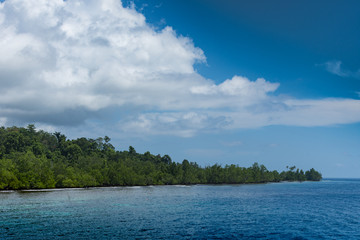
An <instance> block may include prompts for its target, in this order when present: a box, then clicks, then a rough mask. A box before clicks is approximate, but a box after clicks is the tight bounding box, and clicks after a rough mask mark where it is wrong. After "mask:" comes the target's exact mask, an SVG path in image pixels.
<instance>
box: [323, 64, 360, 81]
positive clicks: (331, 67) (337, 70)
mask: <svg viewBox="0 0 360 240" xmlns="http://www.w3.org/2000/svg"><path fill="white" fill-rule="evenodd" d="M322 65H324V66H325V69H326V70H327V71H328V72H330V73H332V74H335V75H337V76H340V77H353V78H360V69H359V70H358V71H355V72H354V71H349V70H347V69H344V68H343V67H342V66H341V65H342V62H341V61H328V62H326V63H324V64H322Z"/></svg>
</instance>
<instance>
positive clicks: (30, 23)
mask: <svg viewBox="0 0 360 240" xmlns="http://www.w3.org/2000/svg"><path fill="white" fill-rule="evenodd" d="M0 53H1V54H0V84H1V87H0V123H1V124H11V123H24V124H26V123H29V122H33V123H38V124H40V125H41V124H42V125H44V126H49V127H50V128H51V127H56V126H84V125H86V124H89V122H91V121H100V122H101V117H103V116H102V115H103V114H108V115H111V116H112V118H114V120H113V121H114V123H116V126H117V127H116V129H117V130H118V131H122V132H124V133H131V134H134V133H141V134H171V135H179V136H184V137H189V136H193V135H194V134H196V133H198V132H199V131H218V130H221V129H235V128H254V127H262V126H267V125H274V124H281V125H294V126H326V125H332V124H346V123H353V122H359V121H360V101H359V100H354V99H322V100H297V99H290V98H286V99H285V98H281V97H278V96H276V90H277V89H278V88H279V83H272V82H269V81H267V80H265V79H263V78H259V79H256V80H255V81H251V80H249V79H248V78H246V77H242V76H234V77H233V78H231V79H227V80H225V81H223V82H222V83H220V84H215V82H214V81H212V80H210V79H206V78H204V77H203V76H201V75H200V74H198V73H197V72H196V70H195V68H194V65H195V64H201V63H204V62H205V61H206V57H205V54H204V53H203V51H202V50H201V49H200V48H198V47H196V46H195V45H194V43H193V42H192V40H191V39H190V38H188V37H183V36H180V35H178V34H177V33H176V32H175V31H174V30H173V29H172V28H171V27H169V26H167V27H165V28H163V29H161V30H156V29H154V28H153V27H151V25H150V24H148V23H147V22H146V19H145V17H144V15H142V14H141V13H139V12H137V11H136V10H135V9H134V8H132V7H124V6H123V5H122V3H121V2H120V1H118V0H88V1H85V0H67V1H63V0H52V1H47V0H27V1H22V0H6V1H5V2H3V3H0ZM336 66H337V65H336V64H335V66H333V68H332V69H335V70H336V69H337V68H336ZM330 67H331V66H329V68H330ZM337 72H338V73H341V70H340V65H339V66H338V70H337ZM110 110H111V114H110V113H109V112H110ZM114 116H115V117H114ZM99 125H101V123H99Z"/></svg>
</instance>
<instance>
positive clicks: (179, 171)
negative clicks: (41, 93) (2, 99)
mask: <svg viewBox="0 0 360 240" xmlns="http://www.w3.org/2000/svg"><path fill="white" fill-rule="evenodd" d="M321 179H322V175H321V173H319V172H318V171H316V170H315V169H313V168H312V169H310V170H307V171H305V172H304V171H303V170H300V169H298V168H296V167H295V166H292V167H287V170H286V171H282V172H278V171H276V170H274V171H269V170H268V169H267V168H266V167H265V166H264V165H262V164H261V165H260V164H258V163H254V164H253V165H252V166H251V167H247V168H246V167H240V166H238V165H234V164H231V165H225V166H221V165H219V164H214V165H212V166H206V167H201V166H199V165H198V164H197V163H196V162H189V161H188V160H186V159H185V160H183V161H182V162H181V163H178V162H174V161H172V159H171V157H170V156H169V155H164V156H161V155H153V154H151V153H150V152H145V153H143V154H142V153H137V152H136V150H135V149H134V148H133V147H132V146H130V147H129V149H128V151H117V150H116V149H115V147H114V146H113V145H112V144H111V143H110V138H109V137H108V136H105V137H99V138H97V139H91V138H84V137H81V138H77V139H73V140H70V139H67V137H66V136H65V135H64V134H61V133H60V132H55V133H49V132H46V131H43V130H36V128H35V126H34V125H33V124H29V125H28V126H27V127H15V126H14V127H0V190H18V189H45V188H73V187H100V186H104V187H105V186H147V185H175V184H246V183H268V182H281V181H320V180H321Z"/></svg>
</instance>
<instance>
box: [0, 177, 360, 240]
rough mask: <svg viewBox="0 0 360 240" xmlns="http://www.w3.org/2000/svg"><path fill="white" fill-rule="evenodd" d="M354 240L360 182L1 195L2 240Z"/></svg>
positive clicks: (359, 228)
mask: <svg viewBox="0 0 360 240" xmlns="http://www.w3.org/2000/svg"><path fill="white" fill-rule="evenodd" d="M25 238H26V239H57V238H58V239H360V181H359V180H356V179H354V180H344V179H343V180H341V179H337V180H324V181H322V182H303V183H272V184H257V185H216V186H214V185H196V186H154V187H114V188H91V189H60V190H52V191H18V192H0V239H25Z"/></svg>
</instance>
